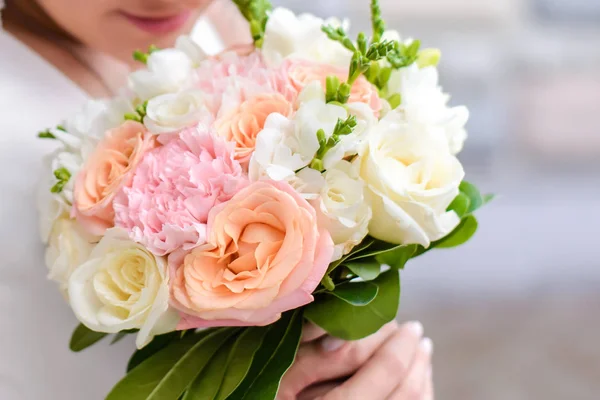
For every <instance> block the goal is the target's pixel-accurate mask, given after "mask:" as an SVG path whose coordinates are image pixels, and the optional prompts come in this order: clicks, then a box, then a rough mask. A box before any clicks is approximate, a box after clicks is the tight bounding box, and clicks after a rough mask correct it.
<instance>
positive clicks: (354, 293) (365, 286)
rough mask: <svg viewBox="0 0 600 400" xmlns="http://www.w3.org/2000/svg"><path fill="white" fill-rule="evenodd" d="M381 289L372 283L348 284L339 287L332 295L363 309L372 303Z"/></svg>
mask: <svg viewBox="0 0 600 400" xmlns="http://www.w3.org/2000/svg"><path fill="white" fill-rule="evenodd" d="M378 291H379V287H378V286H377V285H376V284H374V283H372V282H348V283H344V284H341V285H338V286H337V287H336V288H335V290H334V291H333V292H330V294H332V295H334V296H335V297H337V298H338V299H340V300H343V301H345V302H346V303H348V304H351V305H353V306H358V307H363V306H366V305H367V304H369V303H371V302H372V301H373V300H374V299H375V297H377V292H378Z"/></svg>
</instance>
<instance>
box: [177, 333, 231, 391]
mask: <svg viewBox="0 0 600 400" xmlns="http://www.w3.org/2000/svg"><path fill="white" fill-rule="evenodd" d="M235 340H236V338H231V339H229V341H228V342H227V343H226V344H224V345H223V346H221V347H220V348H219V350H218V351H217V353H216V354H215V355H214V356H213V357H212V358H211V359H210V362H209V363H208V365H207V366H206V368H204V370H203V371H202V372H201V373H200V374H199V375H198V376H197V377H196V379H194V381H193V382H192V384H191V385H190V386H189V387H188V388H187V390H186V392H185V395H184V396H183V399H182V400H214V398H215V396H216V395H217V394H218V393H219V388H220V386H221V382H223V377H224V376H225V371H226V370H227V360H228V359H229V355H230V354H231V350H232V349H233V345H234V343H235Z"/></svg>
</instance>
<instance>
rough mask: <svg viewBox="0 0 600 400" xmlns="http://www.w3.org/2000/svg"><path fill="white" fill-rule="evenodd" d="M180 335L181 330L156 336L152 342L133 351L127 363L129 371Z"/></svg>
mask: <svg viewBox="0 0 600 400" xmlns="http://www.w3.org/2000/svg"><path fill="white" fill-rule="evenodd" d="M180 337H181V334H180V332H170V333H166V334H164V335H159V336H155V337H154V339H152V341H151V342H150V343H148V344H147V345H146V346H144V347H143V348H141V349H139V350H137V351H136V352H135V353H133V355H132V356H131V358H130V359H129V362H128V363H127V372H129V371H131V370H132V369H134V368H135V367H137V366H138V365H140V364H141V363H142V362H144V361H145V360H147V359H148V358H150V357H152V356H153V355H154V354H156V353H158V352H159V351H160V350H162V349H164V348H165V347H166V346H167V345H168V344H169V343H171V342H172V341H173V340H175V339H176V338H180Z"/></svg>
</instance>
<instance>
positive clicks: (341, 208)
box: [314, 161, 372, 260]
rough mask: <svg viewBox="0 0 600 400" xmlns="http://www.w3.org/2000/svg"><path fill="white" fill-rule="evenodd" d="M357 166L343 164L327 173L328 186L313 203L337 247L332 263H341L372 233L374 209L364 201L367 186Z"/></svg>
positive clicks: (321, 223)
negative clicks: (359, 174) (372, 210)
mask: <svg viewBox="0 0 600 400" xmlns="http://www.w3.org/2000/svg"><path fill="white" fill-rule="evenodd" d="M357 167H358V165H356V164H354V165H353V164H351V163H349V162H348V161H340V162H339V163H338V164H337V165H335V166H334V167H333V168H331V169H328V170H327V172H325V175H324V177H325V185H324V186H323V187H322V189H321V193H320V196H319V199H318V200H316V201H315V202H314V205H315V209H316V210H317V215H318V217H319V225H320V226H324V227H325V228H326V229H327V230H328V231H329V233H330V234H331V238H332V239H333V243H334V244H335V248H334V254H333V258H332V260H339V259H340V258H342V256H344V255H345V254H347V253H348V252H350V250H352V248H353V247H354V246H356V245H357V244H359V243H360V242H361V241H362V240H363V239H364V238H365V236H367V233H368V231H369V221H370V220H371V216H372V214H371V208H370V207H369V205H368V204H367V202H366V200H365V184H364V182H362V181H361V180H360V178H359V176H358V168H357Z"/></svg>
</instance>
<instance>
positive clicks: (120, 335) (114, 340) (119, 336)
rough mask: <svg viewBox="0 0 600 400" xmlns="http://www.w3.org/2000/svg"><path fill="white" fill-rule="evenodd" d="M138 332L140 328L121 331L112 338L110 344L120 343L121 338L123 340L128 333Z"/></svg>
mask: <svg viewBox="0 0 600 400" xmlns="http://www.w3.org/2000/svg"><path fill="white" fill-rule="evenodd" d="M137 332H139V329H129V330H126V331H121V332H119V333H117V334H116V335H115V336H114V337H113V338H112V340H111V341H110V344H115V343H118V342H120V341H121V340H123V339H124V338H125V337H126V336H127V335H133V334H134V333H137Z"/></svg>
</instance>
